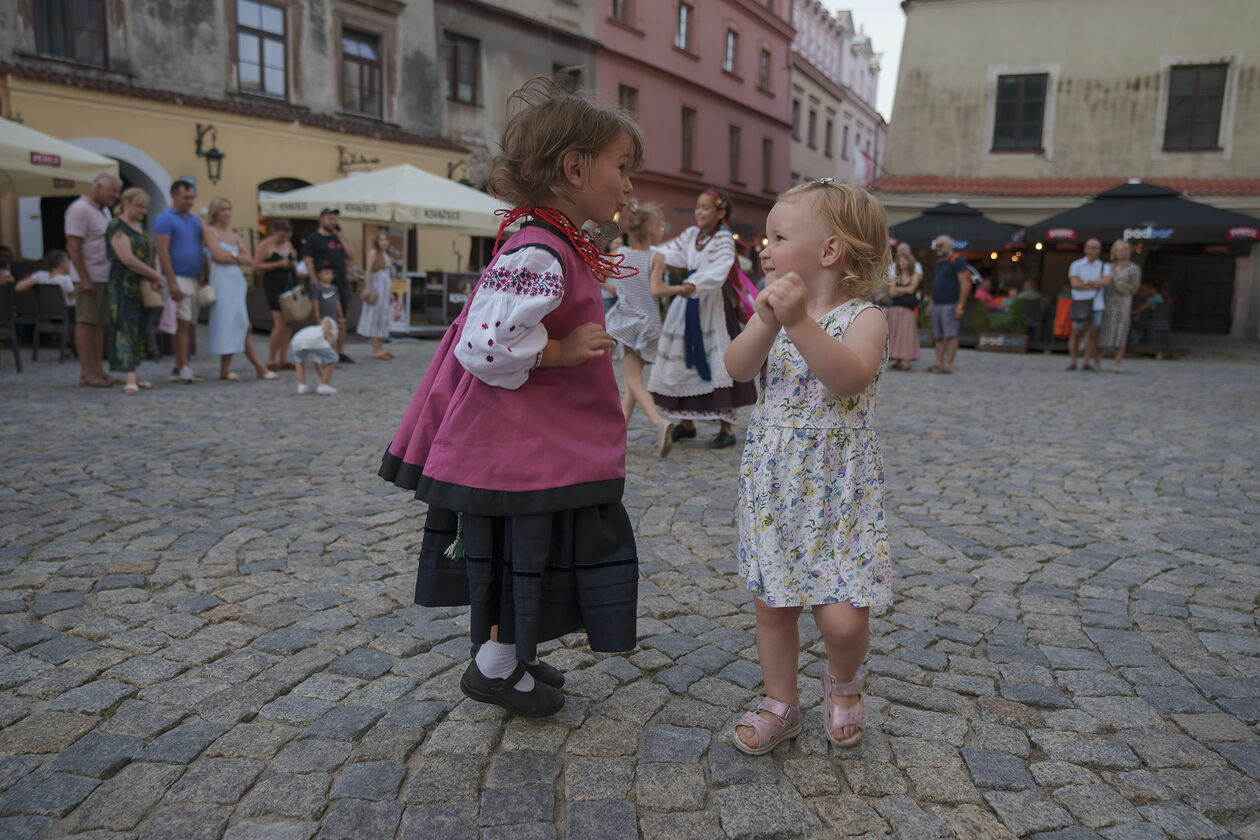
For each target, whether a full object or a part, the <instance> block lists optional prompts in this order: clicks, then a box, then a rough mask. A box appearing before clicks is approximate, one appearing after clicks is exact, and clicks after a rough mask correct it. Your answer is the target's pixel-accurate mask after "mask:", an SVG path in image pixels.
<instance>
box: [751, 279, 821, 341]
mask: <svg viewBox="0 0 1260 840" xmlns="http://www.w3.org/2000/svg"><path fill="white" fill-rule="evenodd" d="M765 291H766V293H767V294H766V297H767V300H768V302H769V304H770V308H771V309H772V310H774V316H775V318H777V319H778V321H779V323H780V324H782V325H783V326H785V327H794V326H796V325H797V324H799V323H800V322H801V321H802V320H803V319H804V318H805V315H806V314H807V312H808V307H809V290H808V289H806V288H805V281H804V280H802V279H801V275H799V274H797V273H796V272H795V271H789V272H788V273H787V274H784V275H783V276H781V277H779V278H778V279H777V280H775V281H774V282H773V283H771V284H770V285H769V286H767V287H766V289H765ZM758 298H760V295H758Z"/></svg>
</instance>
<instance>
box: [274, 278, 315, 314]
mask: <svg viewBox="0 0 1260 840" xmlns="http://www.w3.org/2000/svg"><path fill="white" fill-rule="evenodd" d="M289 278H290V279H292V278H293V273H292V272H290V273H289ZM311 308H312V306H311V296H310V295H309V294H307V292H306V286H304V285H302V284H301V283H297V282H294V283H293V285H292V286H290V287H289V290H288V291H286V292H281V293H280V310H281V311H282V312H284V320H286V321H288V322H289V324H290V325H293V324H299V323H301V322H303V321H305V320H306V319H307V318H309V317H311Z"/></svg>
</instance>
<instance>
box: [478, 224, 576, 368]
mask: <svg viewBox="0 0 1260 840" xmlns="http://www.w3.org/2000/svg"><path fill="white" fill-rule="evenodd" d="M563 297H564V268H563V267H562V266H561V265H560V261H559V260H557V259H556V258H555V256H554V255H553V254H552V253H551V252H550V251H548V250H547V249H545V248H539V247H537V246H533V245H526V246H524V247H522V248H520V249H518V250H515V251H512V252H510V253H507V254H503V255H502V256H500V257H499V259H498V260H497V261H496V262H495V263H494V265H492V266H491V267H490V268H489V269H488V270H487V271H486V273H485V274H484V275H483V276H482V278H481V285H480V286H478V287H477V294H476V296H475V297H474V298H473V302H472V306H470V307H469V308H468V315H467V317H466V318H465V320H464V329H463V331H462V332H461V333H460V336H459V344H458V345H456V347H455V358H457V359H459V363H460V364H462V365H463V366H464V368H465V369H466V370H467V371H468V372H469V373H471V374H472V375H473V376H475V377H477V378H478V379H480V380H481V381H482V382H484V383H486V384H487V385H494V386H496V387H499V388H507V389H509V390H513V391H514V390H516V389H517V388H519V387H521V386H522V385H524V384H525V380H527V379H528V378H529V372H530V371H531V370H533V369H534V368H536V367H538V365H539V364H540V363H541V362H542V351H543V348H544V347H546V346H547V338H548V336H547V328H546V327H545V326H543V324H542V319H543V318H544V317H546V316H547V314H549V313H550V312H551V311H552V310H553V309H555V308H556V307H557V306H559V305H560V301H561V299H562V298H563Z"/></svg>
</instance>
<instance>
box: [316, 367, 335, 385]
mask: <svg viewBox="0 0 1260 840" xmlns="http://www.w3.org/2000/svg"><path fill="white" fill-rule="evenodd" d="M336 368H337V363H336V362H329V363H328V364H326V365H324V369H323V370H321V371H320V372H319V381H320V383H321V384H323V385H327V384H328V383H330V382H332V375H333V371H334V370H336Z"/></svg>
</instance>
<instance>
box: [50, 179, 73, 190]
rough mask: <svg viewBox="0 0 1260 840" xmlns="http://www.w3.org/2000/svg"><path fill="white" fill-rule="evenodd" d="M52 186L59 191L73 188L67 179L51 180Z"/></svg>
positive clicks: (70, 181)
mask: <svg viewBox="0 0 1260 840" xmlns="http://www.w3.org/2000/svg"><path fill="white" fill-rule="evenodd" d="M53 186H54V187H56V188H57V189H59V190H68V189H71V188H72V187H74V181H72V180H70V179H69V178H53Z"/></svg>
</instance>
